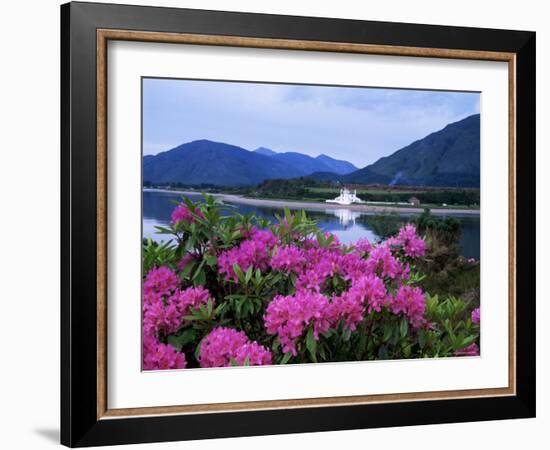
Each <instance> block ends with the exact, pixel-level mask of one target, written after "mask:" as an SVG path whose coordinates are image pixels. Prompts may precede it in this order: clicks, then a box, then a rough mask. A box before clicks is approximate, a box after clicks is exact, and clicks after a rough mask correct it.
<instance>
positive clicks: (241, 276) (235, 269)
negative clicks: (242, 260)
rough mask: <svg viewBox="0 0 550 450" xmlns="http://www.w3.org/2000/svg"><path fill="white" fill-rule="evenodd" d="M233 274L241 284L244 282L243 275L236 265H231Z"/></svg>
mask: <svg viewBox="0 0 550 450" xmlns="http://www.w3.org/2000/svg"><path fill="white" fill-rule="evenodd" d="M233 272H235V275H237V278H238V279H239V281H240V282H241V283H242V282H243V281H244V273H243V271H242V270H241V268H240V267H239V265H238V264H237V263H235V264H233Z"/></svg>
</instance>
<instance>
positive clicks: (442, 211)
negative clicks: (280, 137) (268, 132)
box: [143, 188, 479, 216]
mask: <svg viewBox="0 0 550 450" xmlns="http://www.w3.org/2000/svg"><path fill="white" fill-rule="evenodd" d="M143 190H144V191H145V192H166V193H170V194H180V195H200V194H201V192H200V191H183V190H182V191H179V190H170V189H151V188H145V189H143ZM208 195H211V196H212V197H216V198H218V199H220V200H223V201H224V202H227V203H237V204H241V205H251V206H265V207H269V208H284V207H287V208H289V209H304V210H306V211H307V210H319V209H346V210H349V211H358V212H364V213H382V214H383V213H401V214H421V213H422V212H424V208H416V207H408V206H402V207H400V206H385V205H361V204H358V205H337V204H334V203H322V202H300V201H295V200H271V199H262V198H247V197H243V196H242V195H235V194H217V193H208ZM430 211H431V213H432V214H435V215H456V216H459V215H463V216H479V209H452V208H439V209H437V208H430Z"/></svg>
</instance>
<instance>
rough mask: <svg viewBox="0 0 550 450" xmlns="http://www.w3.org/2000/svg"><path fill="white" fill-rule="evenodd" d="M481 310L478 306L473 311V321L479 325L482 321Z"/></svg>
mask: <svg viewBox="0 0 550 450" xmlns="http://www.w3.org/2000/svg"><path fill="white" fill-rule="evenodd" d="M479 319H480V312H479V308H476V309H474V310H473V311H472V323H475V324H476V325H479V322H480V320H479Z"/></svg>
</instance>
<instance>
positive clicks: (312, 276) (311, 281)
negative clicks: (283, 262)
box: [296, 269, 326, 292]
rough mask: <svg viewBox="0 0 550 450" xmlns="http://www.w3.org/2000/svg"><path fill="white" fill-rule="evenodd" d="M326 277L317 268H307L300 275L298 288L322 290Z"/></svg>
mask: <svg viewBox="0 0 550 450" xmlns="http://www.w3.org/2000/svg"><path fill="white" fill-rule="evenodd" d="M325 278H326V277H324V276H323V275H321V274H320V273H319V272H317V271H316V270H315V269H309V270H306V271H304V272H302V273H301V274H299V275H298V278H297V279H296V290H297V291H313V292H321V286H322V284H323V283H324V282H325Z"/></svg>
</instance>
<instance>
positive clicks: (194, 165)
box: [143, 139, 356, 186]
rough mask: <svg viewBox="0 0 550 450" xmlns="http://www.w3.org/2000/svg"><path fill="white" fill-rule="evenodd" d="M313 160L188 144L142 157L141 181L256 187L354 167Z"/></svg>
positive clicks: (210, 144) (225, 146)
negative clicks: (273, 181)
mask: <svg viewBox="0 0 550 450" xmlns="http://www.w3.org/2000/svg"><path fill="white" fill-rule="evenodd" d="M322 156H323V157H322V158H321V157H319V158H313V157H311V156H308V155H304V154H302V153H297V152H286V153H276V152H274V151H273V150H270V149H268V148H265V147H259V148H257V149H256V150H254V151H248V150H246V149H244V148H241V147H237V146H235V145H229V144H224V143H221V142H213V141H209V140H206V139H203V140H198V141H193V142H188V143H186V144H182V145H180V146H178V147H176V148H173V149H171V150H168V151H166V152H162V153H159V154H158V155H146V156H144V157H143V180H144V181H148V182H151V183H169V182H179V183H184V184H189V185H199V184H214V185H220V186H246V185H256V184H258V183H261V182H262V181H265V180H269V179H276V178H280V179H286V178H296V177H302V176H307V175H309V174H311V173H313V172H319V171H322V172H327V171H328V172H330V171H336V170H340V171H341V170H347V172H345V173H349V172H351V171H353V170H356V167H355V166H353V165H352V164H351V163H348V162H347V161H339V160H336V159H333V158H329V157H328V156H324V155H322Z"/></svg>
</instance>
